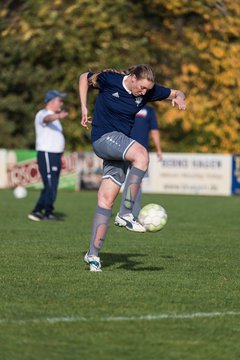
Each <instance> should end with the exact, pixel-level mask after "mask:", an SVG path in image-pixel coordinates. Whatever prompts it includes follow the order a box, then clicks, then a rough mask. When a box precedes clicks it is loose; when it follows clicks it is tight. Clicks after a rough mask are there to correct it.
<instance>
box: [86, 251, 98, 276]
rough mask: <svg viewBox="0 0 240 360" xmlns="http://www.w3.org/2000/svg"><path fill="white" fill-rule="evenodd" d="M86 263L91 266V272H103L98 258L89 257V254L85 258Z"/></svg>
mask: <svg viewBox="0 0 240 360" xmlns="http://www.w3.org/2000/svg"><path fill="white" fill-rule="evenodd" d="M84 261H85V263H87V264H88V265H90V271H92V272H101V271H102V270H101V261H100V258H99V257H98V256H94V255H88V253H86V254H85V256H84Z"/></svg>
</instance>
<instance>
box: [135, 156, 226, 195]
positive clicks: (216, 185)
mask: <svg viewBox="0 0 240 360" xmlns="http://www.w3.org/2000/svg"><path fill="white" fill-rule="evenodd" d="M231 183H232V156H231V155H221V154H185V153H176V154H175V153H164V154H163V160H162V161H161V162H159V161H158V159H157V156H156V154H155V153H150V165H149V177H148V178H147V179H145V180H144V181H143V187H142V189H143V192H149V193H166V194H193V195H231Z"/></svg>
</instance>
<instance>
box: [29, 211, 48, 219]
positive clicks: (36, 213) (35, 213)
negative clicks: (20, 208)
mask: <svg viewBox="0 0 240 360" xmlns="http://www.w3.org/2000/svg"><path fill="white" fill-rule="evenodd" d="M28 219H29V220H33V221H41V220H44V216H43V214H42V213H41V212H40V211H33V212H31V214H29V215H28Z"/></svg>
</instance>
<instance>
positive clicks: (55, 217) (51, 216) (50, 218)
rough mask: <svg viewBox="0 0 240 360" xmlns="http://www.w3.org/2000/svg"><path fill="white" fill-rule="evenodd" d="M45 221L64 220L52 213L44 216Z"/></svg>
mask: <svg viewBox="0 0 240 360" xmlns="http://www.w3.org/2000/svg"><path fill="white" fill-rule="evenodd" d="M44 220H50V221H60V220H62V219H61V218H60V217H59V216H57V215H55V214H53V213H51V214H48V215H45V216H44Z"/></svg>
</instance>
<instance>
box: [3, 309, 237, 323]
mask: <svg viewBox="0 0 240 360" xmlns="http://www.w3.org/2000/svg"><path fill="white" fill-rule="evenodd" d="M239 315H240V312H238V311H226V312H219V311H215V312H197V313H192V314H155V315H141V316H106V317H100V318H90V317H89V318H86V317H83V316H63V317H61V316H60V317H46V318H39V319H26V320H10V319H0V325H4V324H6V325H11V324H13V325H27V324H41V323H48V324H57V323H64V322H65V323H72V322H90V321H98V322H114V321H116V322H121V321H154V320H164V319H195V318H215V317H223V316H239Z"/></svg>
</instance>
